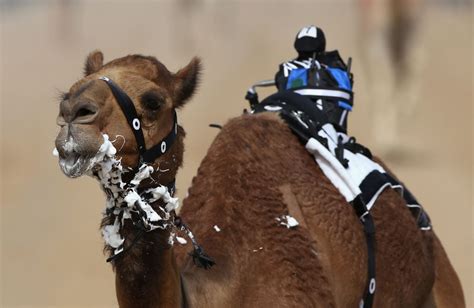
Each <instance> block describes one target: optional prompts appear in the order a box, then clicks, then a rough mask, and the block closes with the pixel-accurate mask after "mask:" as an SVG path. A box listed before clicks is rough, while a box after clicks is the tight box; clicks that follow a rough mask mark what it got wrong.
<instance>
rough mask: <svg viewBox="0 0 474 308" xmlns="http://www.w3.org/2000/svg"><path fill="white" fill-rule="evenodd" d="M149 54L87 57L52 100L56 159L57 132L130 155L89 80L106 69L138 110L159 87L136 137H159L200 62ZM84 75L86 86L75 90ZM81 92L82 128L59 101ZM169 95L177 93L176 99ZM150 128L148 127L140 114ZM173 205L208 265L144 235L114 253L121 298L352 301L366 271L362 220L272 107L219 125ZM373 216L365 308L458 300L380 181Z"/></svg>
mask: <svg viewBox="0 0 474 308" xmlns="http://www.w3.org/2000/svg"><path fill="white" fill-rule="evenodd" d="M91 57H92V58H93V59H94V58H97V57H98V56H97V55H96V54H95V55H94V54H93V55H92V56H90V57H89V60H88V61H87V62H88V63H89V62H91V60H90V59H91ZM100 58H102V56H101V55H100ZM92 62H94V61H93V60H92ZM98 62H100V63H101V62H102V60H101V61H98ZM158 63H159V62H157V61H156V60H154V59H152V58H144V57H137V56H129V57H125V58H121V59H118V60H115V61H112V62H110V63H109V64H107V65H105V66H102V65H90V66H91V67H92V69H91V70H88V69H87V67H88V66H86V73H88V74H91V75H88V76H86V77H85V78H84V79H83V80H81V81H79V82H78V84H76V85H75V86H73V87H72V88H71V90H70V91H69V95H68V96H67V97H66V98H67V99H66V100H65V102H63V103H62V104H61V113H63V116H62V117H63V120H64V122H67V124H64V123H63V122H61V121H59V122H60V124H62V129H61V133H60V135H59V136H58V140H57V141H56V145H57V148H58V151H59V153H60V157H62V158H64V157H66V156H67V155H71V154H70V153H67V151H64V150H60V149H61V148H64V144H65V142H66V141H64V142H63V141H62V140H63V139H65V140H67V138H65V136H67V134H66V133H64V132H62V131H63V130H69V131H71V132H72V133H73V134H75V133H76V135H77V136H82V137H77V138H76V139H77V140H85V141H83V145H79V146H77V147H76V148H77V149H78V150H77V151H81V149H82V148H85V149H90V147H89V146H88V145H87V142H91V143H92V144H95V143H94V142H93V141H91V140H94V138H96V139H99V136H100V133H101V132H106V133H107V134H109V135H110V136H111V138H114V136H115V135H123V136H124V137H125V140H126V144H125V146H123V149H122V150H120V151H119V152H118V155H119V156H122V157H123V161H124V164H128V165H129V166H132V165H134V164H136V157H137V155H136V150H135V142H134V139H133V136H132V135H131V132H130V128H129V127H128V126H127V125H126V123H125V119H124V117H123V115H122V114H121V113H120V112H119V109H118V108H119V107H118V105H117V103H116V102H114V101H113V100H114V99H113V96H112V95H111V94H110V91H108V89H107V87H106V86H105V85H104V84H101V83H100V82H99V83H98V82H96V81H95V79H97V78H98V76H100V75H107V76H109V77H111V78H112V79H114V80H116V82H117V83H118V84H119V85H120V86H121V87H122V88H123V89H124V90H125V91H126V92H127V93H128V94H129V95H130V96H131V98H132V99H133V101H134V103H135V104H136V106H137V109H139V110H140V111H139V113H140V114H143V115H144V116H145V112H149V110H147V109H146V108H141V107H140V106H141V105H140V104H141V103H140V97H142V94H143V93H144V92H146V91H147V89H148V87H151V88H156V89H155V90H158V89H162V90H163V93H165V97H166V105H165V106H166V107H165V108H162V109H160V111H159V112H157V114H156V118H158V119H160V120H159V121H158V122H157V123H158V124H157V128H156V133H152V132H149V131H146V139H147V145H151V144H152V143H153V142H152V141H156V140H160V138H162V137H163V136H164V134H166V131H167V129H168V128H166V129H163V126H161V125H162V123H165V124H164V126H165V127H166V123H169V122H166V121H165V119H166V118H168V120H169V117H170V116H169V114H168V115H167V113H166V111H167V110H169V109H171V108H173V106H174V107H179V106H181V105H182V101H184V100H185V99H187V98H189V96H190V95H191V94H192V90H193V89H194V85H193V86H190V84H188V85H187V87H186V86H183V85H180V83H185V84H186V82H189V81H190V82H192V83H193V84H195V81H196V76H197V73H198V71H199V69H198V67H199V65H198V63H199V62H198V61H196V60H195V61H193V62H191V64H190V65H188V67H186V68H185V69H183V70H181V71H179V72H178V73H177V75H173V74H171V73H169V72H168V71H167V70H165V68H164V66H162V65H161V64H158ZM162 74H163V75H165V76H167V77H166V78H163V77H161V76H162ZM191 75H193V76H194V77H191ZM177 76H180V77H179V78H178V77H177ZM150 80H151V81H152V82H153V84H152V83H151V82H150ZM88 83H93V85H92V86H90V87H88V88H87V89H86V90H83V91H82V93H79V94H78V92H80V91H81V89H82V88H83V87H84V85H86V84H88ZM176 89H180V90H176ZM182 89H187V90H188V91H187V94H186V95H184V94H181V96H180V95H178V94H176V91H178V92H179V91H183V90H182ZM87 94H89V95H90V96H88V97H89V98H90V101H89V102H92V103H93V104H95V105H98V106H99V107H100V108H99V109H98V110H99V112H98V113H99V115H98V116H97V119H95V120H94V121H92V122H89V123H87V125H84V124H77V125H76V124H74V120H71V118H72V119H74V117H73V116H71V117H70V119H69V120H68V119H67V117H68V114H67V110H69V109H67V108H68V107H67V106H69V105H72V106H71V108H70V109H74V108H75V107H73V106H74V105H76V104H79V103H80V101H82V100H81V99H80V98H86V97H87V96H86V95H87ZM74 97H76V99H74ZM180 97H181V99H182V101H181V102H180V101H179V99H178V100H177V98H180ZM177 102H178V103H177ZM63 109H64V110H63ZM102 113H103V114H102ZM160 117H161V118H160ZM77 118H80V117H78V116H76V119H77ZM98 119H100V120H98ZM68 121H69V122H68ZM155 121H156V120H155ZM104 123H107V124H104ZM111 123H113V124H111ZM149 127H150V130H151V128H153V127H154V126H153V124H152V121H151V120H150V124H149ZM147 129H148V128H147ZM183 136H184V132H183V130H182V129H181V130H180V138H179V141H178V142H177V143H176V144H175V145H173V147H174V149H172V150H171V152H170V155H168V154H167V155H165V156H163V157H161V158H160V159H159V160H158V161H157V162H156V163H155V165H156V166H158V165H160V164H165V163H167V164H168V166H170V167H172V168H171V171H169V174H168V176H167V177H163V176H162V177H160V178H158V180H159V181H160V183H161V184H166V183H167V182H166V181H169V180H170V179H171V178H173V177H174V176H175V173H176V169H177V168H178V166H180V165H181V159H182V151H183V144H182V138H183ZM80 138H82V139H80ZM99 140H100V139H99ZM76 142H78V143H79V144H82V143H80V142H81V141H76ZM129 142H130V144H128V143H129ZM96 143H97V142H96ZM119 145H120V144H119ZM66 148H67V147H66ZM118 148H119V147H118ZM95 151H97V147H96V148H95ZM80 153H93V151H92V149H90V150H89V152H86V151H85V150H84V152H80ZM134 154H135V155H134ZM84 155H85V154H84ZM172 156H175V158H176V157H178V159H177V160H176V159H175V160H173V159H172V158H173V157H172ZM134 159H135V160H134ZM79 169H80V168H79ZM74 175H76V174H74ZM148 185H151V184H150V183H148ZM180 214H181V216H182V218H183V220H184V221H186V223H187V224H188V225H189V226H191V227H192V228H193V232H194V234H195V236H196V237H197V238H199V240H200V243H201V245H202V246H203V247H204V249H205V250H206V252H207V253H208V254H209V255H210V256H212V257H213V258H214V260H215V261H216V265H215V266H214V267H212V268H211V269H209V270H204V269H202V268H198V267H196V266H195V265H194V264H193V262H192V260H191V259H190V257H189V256H188V255H187V253H188V252H189V250H190V248H189V246H174V247H173V246H170V245H169V244H168V242H167V238H168V236H169V232H168V231H153V232H150V233H147V234H146V235H145V236H144V238H142V239H141V240H140V241H139V242H138V243H137V245H135V246H133V248H132V249H131V250H129V251H128V252H127V253H126V254H124V255H123V256H122V257H120V258H118V259H117V260H116V261H115V264H114V268H115V271H116V289H117V298H118V302H119V305H120V306H121V307H182V306H188V307H269V306H273V307H275V306H277V307H357V306H358V304H359V301H360V299H361V296H362V295H363V291H364V288H365V286H366V276H367V262H366V260H367V252H366V244H365V239H364V234H363V230H362V225H361V224H360V222H359V220H358V218H357V217H356V215H355V214H354V211H353V210H352V208H351V207H350V205H349V204H348V203H347V202H346V201H345V200H344V198H343V197H342V196H341V195H340V194H339V192H338V191H337V190H336V188H335V187H334V186H333V185H332V184H331V183H330V182H329V180H328V179H327V178H326V177H325V176H324V175H323V174H322V172H321V170H320V169H319V167H318V165H317V164H316V163H315V162H314V160H313V158H312V157H311V156H310V154H309V153H307V151H306V150H305V149H304V147H303V146H302V145H301V144H300V143H299V141H298V140H297V138H296V137H295V136H294V135H293V134H292V133H291V131H290V130H289V129H288V127H287V126H286V125H285V124H284V123H283V121H281V120H280V119H279V118H278V117H277V116H276V115H274V114H259V115H243V116H241V117H238V118H236V119H233V120H231V121H230V122H229V123H228V124H227V125H225V126H224V128H223V129H222V131H221V132H220V134H219V135H218V136H217V137H216V139H215V141H214V142H213V144H212V145H211V147H210V148H209V151H208V154H207V156H206V157H205V158H204V160H203V162H202V164H201V166H200V168H199V170H198V174H197V176H196V177H195V178H194V179H193V183H192V187H191V188H190V189H189V196H188V197H187V198H186V199H185V200H184V205H183V209H182V211H181V213H180ZM284 214H290V215H292V216H293V217H295V218H297V220H298V221H299V222H300V225H299V226H298V227H296V228H291V229H287V228H286V227H283V226H281V225H280V224H279V223H278V221H277V220H276V218H277V217H280V216H282V215H284ZM373 216H374V219H375V224H376V256H377V260H376V262H377V291H376V296H375V304H374V307H422V306H425V307H432V306H434V305H435V304H436V305H438V306H440V307H443V306H445V307H447V306H449V307H463V306H464V301H463V294H462V289H461V286H460V283H459V280H458V278H457V276H456V274H455V272H454V270H453V268H452V266H451V264H450V262H449V260H448V258H447V256H446V254H445V253H444V251H443V249H442V247H441V245H440V243H439V241H438V239H437V238H436V235H435V234H434V233H433V232H432V231H428V232H426V231H420V230H419V229H418V228H417V226H416V223H415V220H414V218H413V216H412V215H411V214H410V212H409V210H408V209H407V207H406V206H405V205H404V201H403V199H402V198H401V197H400V196H399V195H398V194H397V193H396V192H394V191H392V190H386V191H385V192H384V193H383V194H382V195H381V197H380V198H379V199H378V201H377V203H376V205H375V206H374V210H373ZM215 225H216V226H217V227H218V228H220V230H221V231H220V232H217V231H216V229H215V228H214V226H215ZM122 234H123V235H124V237H125V239H126V242H125V243H126V244H127V243H130V241H131V239H132V238H134V235H135V234H136V230H135V229H134V228H133V226H131V225H130V224H128V225H125V227H124V228H123V230H122ZM175 257H176V259H175ZM433 286H434V287H433Z"/></svg>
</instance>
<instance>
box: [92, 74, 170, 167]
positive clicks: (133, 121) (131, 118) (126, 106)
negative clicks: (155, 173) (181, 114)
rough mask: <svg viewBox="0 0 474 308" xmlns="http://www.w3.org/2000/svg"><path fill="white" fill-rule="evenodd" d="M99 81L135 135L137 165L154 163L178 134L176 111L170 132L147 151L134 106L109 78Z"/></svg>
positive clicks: (101, 78)
mask: <svg viewBox="0 0 474 308" xmlns="http://www.w3.org/2000/svg"><path fill="white" fill-rule="evenodd" d="M99 79H100V80H103V81H105V82H106V83H107V85H108V86H109V88H110V90H111V91H112V94H113V95H114V97H115V100H116V101H117V103H118V104H119V105H120V108H121V109H122V112H123V114H124V115H125V117H126V118H127V122H128V125H129V126H130V128H131V129H132V132H133V134H134V135H135V140H136V141H137V147H138V153H139V154H140V161H139V163H138V165H141V163H152V162H154V161H155V159H157V158H158V157H160V156H161V155H163V154H165V153H166V151H167V150H168V149H169V148H170V147H171V146H172V145H173V142H174V141H175V140H176V136H177V134H178V119H177V116H176V111H175V110H173V114H174V115H173V127H172V129H171V131H170V132H169V133H168V135H166V137H165V138H163V139H162V140H161V141H160V142H158V143H157V144H156V145H154V146H152V147H151V148H150V149H148V150H147V149H146V145H145V138H144V136H143V131H142V127H141V122H140V119H139V118H138V114H137V110H136V109H135V105H134V104H133V101H132V100H131V98H130V97H129V96H128V95H127V94H126V93H125V92H124V91H123V90H122V89H121V88H120V87H119V86H118V85H117V84H116V83H115V82H113V81H112V80H111V79H110V78H108V77H105V76H102V77H100V78H99Z"/></svg>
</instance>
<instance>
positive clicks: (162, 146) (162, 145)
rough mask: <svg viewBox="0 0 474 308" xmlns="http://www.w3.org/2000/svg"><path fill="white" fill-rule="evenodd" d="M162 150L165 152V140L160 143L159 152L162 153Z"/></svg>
mask: <svg viewBox="0 0 474 308" xmlns="http://www.w3.org/2000/svg"><path fill="white" fill-rule="evenodd" d="M164 152H166V142H164V141H163V142H162V143H161V153H164Z"/></svg>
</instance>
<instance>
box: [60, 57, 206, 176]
mask: <svg viewBox="0 0 474 308" xmlns="http://www.w3.org/2000/svg"><path fill="white" fill-rule="evenodd" d="M199 73H200V61H199V59H197V58H194V59H193V60H192V61H191V62H190V63H189V64H188V65H187V66H186V67H184V68H183V69H181V70H179V71H178V72H177V73H171V72H170V71H168V69H167V68H166V67H165V66H164V65H163V64H162V63H161V62H159V61H158V60H156V59H155V58H154V57H145V56H141V55H129V56H126V57H123V58H119V59H115V60H113V61H111V62H108V63H106V64H104V63H103V54H102V52H100V51H94V52H92V53H90V54H89V56H88V57H87V59H86V63H85V69H84V77H83V78H82V79H80V80H79V81H78V82H76V83H75V84H73V85H72V87H71V88H70V89H69V91H68V92H67V93H64V94H63V95H62V98H61V103H60V107H59V115H58V118H57V124H58V125H59V126H60V131H59V134H58V136H57V138H56V141H55V143H56V149H57V154H58V156H59V165H60V167H61V169H62V171H63V172H64V174H66V175H67V176H68V177H71V178H75V177H79V176H81V175H83V174H85V173H88V172H89V171H90V170H91V169H92V168H93V167H94V164H93V163H92V162H93V158H94V157H95V156H96V154H97V153H98V152H99V149H100V147H101V145H102V144H103V143H104V135H107V136H108V137H109V138H110V140H111V141H112V143H113V145H114V147H115V148H116V149H117V154H116V156H117V157H118V158H119V159H121V162H122V166H123V167H125V168H134V167H137V165H138V164H139V159H140V155H139V151H138V148H137V140H136V138H135V135H134V132H133V130H132V129H133V128H132V127H131V125H130V124H129V122H127V118H126V115H125V113H124V112H123V111H122V109H121V106H120V105H119V103H118V101H117V99H116V97H115V95H114V94H113V92H112V88H111V87H110V85H109V84H108V82H106V81H104V80H103V79H101V77H107V78H109V80H111V81H113V83H114V84H115V85H116V86H118V88H120V89H121V90H122V91H123V92H124V93H126V95H128V97H129V98H130V99H131V101H132V104H133V106H134V107H135V110H136V113H137V116H138V119H139V125H140V128H141V130H142V132H143V137H144V143H145V145H146V148H147V149H149V148H151V147H153V146H155V145H156V144H157V143H158V142H160V140H162V139H163V138H165V137H166V136H167V135H168V134H169V133H170V131H172V130H173V129H174V128H173V127H174V116H175V109H177V108H180V107H182V106H183V105H184V104H185V103H186V101H187V100H188V99H189V98H190V97H191V96H192V94H193V92H194V90H195V88H196V85H197V82H198V78H199ZM175 129H176V131H177V137H176V139H175V141H174V142H173V144H172V146H171V147H170V149H168V150H167V151H166V154H165V155H163V156H160V157H159V158H157V159H156V160H154V161H151V162H150V164H151V165H153V166H154V167H155V168H154V169H155V170H167V171H166V172H168V173H169V176H170V178H172V177H174V176H175V174H176V170H177V168H178V167H179V166H180V165H181V163H182V155H183V137H184V131H183V130H182V128H181V127H179V126H178V127H176V128H175ZM166 172H165V173H166Z"/></svg>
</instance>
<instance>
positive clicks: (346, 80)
mask: <svg viewBox="0 0 474 308" xmlns="http://www.w3.org/2000/svg"><path fill="white" fill-rule="evenodd" d="M294 47H295V49H296V51H297V53H298V56H297V57H296V58H295V59H293V60H290V61H287V62H284V63H282V64H280V66H279V70H278V72H277V73H276V75H275V80H274V81H273V80H266V81H262V82H259V83H256V84H255V85H254V86H252V87H251V88H250V89H249V91H248V92H247V96H246V99H247V100H249V102H250V104H251V107H252V106H254V105H256V104H258V96H257V93H256V92H255V87H258V86H270V85H276V87H277V88H278V91H279V92H281V91H291V92H294V93H297V94H299V95H304V96H306V97H308V98H310V99H311V100H312V101H313V102H314V103H315V104H316V106H317V107H318V108H319V109H320V110H321V111H323V112H324V113H325V114H326V115H327V117H328V119H329V121H330V122H331V123H332V124H333V125H334V126H335V128H336V129H337V130H339V131H341V132H346V130H347V115H348V113H349V111H351V110H352V106H353V96H354V94H353V92H352V85H353V76H352V74H351V72H350V68H351V59H350V58H349V61H348V64H347V65H346V64H345V63H344V61H343V60H342V59H341V56H340V55H339V52H338V51H337V50H333V51H326V38H325V35H324V32H323V31H322V30H321V29H320V28H318V27H315V26H308V27H304V28H302V29H301V30H300V31H299V32H298V34H297V35H296V38H295V42H294Z"/></svg>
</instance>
